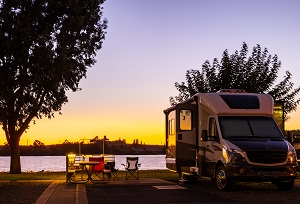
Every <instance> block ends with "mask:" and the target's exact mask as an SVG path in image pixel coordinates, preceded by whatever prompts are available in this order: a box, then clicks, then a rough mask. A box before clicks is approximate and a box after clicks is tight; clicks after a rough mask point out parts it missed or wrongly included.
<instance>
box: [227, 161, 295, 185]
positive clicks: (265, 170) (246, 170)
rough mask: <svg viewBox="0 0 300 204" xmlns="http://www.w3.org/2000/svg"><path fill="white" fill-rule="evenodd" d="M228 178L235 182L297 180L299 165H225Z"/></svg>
mask: <svg viewBox="0 0 300 204" xmlns="http://www.w3.org/2000/svg"><path fill="white" fill-rule="evenodd" d="M225 169H226V172H227V177H228V178H229V179H231V180H235V181H270V182H274V181H286V180H291V179H295V178H296V177H297V174H298V164H297V163H294V164H289V165H288V164H287V165H282V166H254V165H249V164H246V165H245V164H243V165H237V164H232V163H228V164H225Z"/></svg>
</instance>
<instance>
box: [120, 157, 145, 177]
mask: <svg viewBox="0 0 300 204" xmlns="http://www.w3.org/2000/svg"><path fill="white" fill-rule="evenodd" d="M138 162H139V158H138V157H127V158H126V165H125V164H122V165H123V166H124V167H125V170H126V180H128V179H129V178H130V177H134V178H136V179H139V172H138V170H139V167H140V166H141V164H139V163H138Z"/></svg>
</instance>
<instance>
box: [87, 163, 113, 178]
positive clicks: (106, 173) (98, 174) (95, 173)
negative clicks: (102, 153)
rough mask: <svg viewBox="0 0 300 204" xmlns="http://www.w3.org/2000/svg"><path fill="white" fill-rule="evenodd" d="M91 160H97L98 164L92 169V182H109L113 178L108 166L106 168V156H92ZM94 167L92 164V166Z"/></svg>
mask: <svg viewBox="0 0 300 204" xmlns="http://www.w3.org/2000/svg"><path fill="white" fill-rule="evenodd" d="M89 161H97V162H99V164H97V165H96V166H95V167H94V169H90V170H91V171H92V175H91V178H92V182H97V181H98V182H105V183H107V182H109V181H110V178H111V171H110V170H109V169H107V168H104V167H105V165H104V157H90V158H89ZM90 168H92V166H90Z"/></svg>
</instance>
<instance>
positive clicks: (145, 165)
mask: <svg viewBox="0 0 300 204" xmlns="http://www.w3.org/2000/svg"><path fill="white" fill-rule="evenodd" d="M127 156H138V157H139V163H140V164H141V167H140V169H141V170H157V169H159V170H164V169H166V160H165V157H166V156H165V155H116V160H115V162H116V168H118V169H120V170H124V166H123V165H122V164H125V162H126V157H127ZM9 166H10V157H7V156H5V157H0V172H8V171H9ZM21 168H22V172H39V171H51V172H59V171H65V170H66V157H65V156H21Z"/></svg>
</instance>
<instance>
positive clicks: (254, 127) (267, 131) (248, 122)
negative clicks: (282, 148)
mask: <svg viewBox="0 0 300 204" xmlns="http://www.w3.org/2000/svg"><path fill="white" fill-rule="evenodd" d="M219 123H220V128H221V132H222V136H223V138H239V137H243V138H244V137H256V138H257V137H258V138H280V139H282V138H283V136H282V134H281V132H280V130H279V128H278V126H277V124H276V123H275V121H274V120H273V118H272V117H264V116H219Z"/></svg>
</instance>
